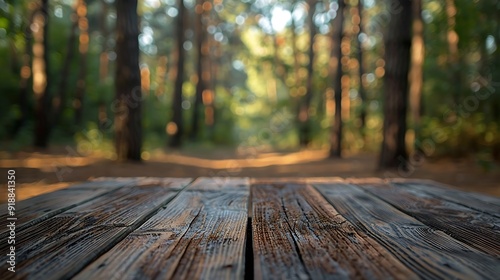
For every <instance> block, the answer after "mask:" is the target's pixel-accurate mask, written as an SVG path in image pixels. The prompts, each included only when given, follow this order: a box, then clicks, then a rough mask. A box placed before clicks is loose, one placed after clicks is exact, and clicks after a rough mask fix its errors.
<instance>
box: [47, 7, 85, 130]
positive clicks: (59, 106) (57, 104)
mask: <svg viewBox="0 0 500 280" xmlns="http://www.w3.org/2000/svg"><path fill="white" fill-rule="evenodd" d="M78 6H79V3H78V2H77V3H76V5H75V10H74V12H73V14H72V15H71V21H72V24H71V30H70V34H69V39H68V46H67V52H66V58H65V59H64V64H63V67H62V69H61V74H60V75H61V76H60V77H61V80H60V82H59V90H58V91H57V95H56V96H54V101H53V105H54V118H53V125H54V126H55V125H57V124H58V123H59V121H60V119H61V114H62V111H63V110H64V108H65V106H66V91H67V90H68V79H69V74H70V72H71V71H70V68H71V62H72V61H73V56H74V53H75V41H76V29H77V28H78V14H77V10H78Z"/></svg>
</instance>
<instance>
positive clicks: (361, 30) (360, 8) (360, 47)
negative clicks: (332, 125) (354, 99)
mask: <svg viewBox="0 0 500 280" xmlns="http://www.w3.org/2000/svg"><path fill="white" fill-rule="evenodd" d="M358 15H359V32H358V36H357V37H358V63H359V98H360V99H361V110H360V112H359V120H360V121H361V134H362V136H363V139H364V138H365V128H366V107H367V103H368V100H366V91H365V87H364V85H363V74H364V72H365V70H364V67H363V42H361V39H360V36H359V35H361V34H363V33H364V32H365V31H364V26H363V1H362V0H358Z"/></svg>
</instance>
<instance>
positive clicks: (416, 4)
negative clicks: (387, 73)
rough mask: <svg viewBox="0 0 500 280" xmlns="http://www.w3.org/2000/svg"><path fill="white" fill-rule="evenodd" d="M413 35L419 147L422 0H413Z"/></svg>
mask: <svg viewBox="0 0 500 280" xmlns="http://www.w3.org/2000/svg"><path fill="white" fill-rule="evenodd" d="M412 9H413V26H412V31H413V37H412V45H411V69H410V96H409V97H410V111H411V116H412V122H413V131H414V133H415V141H414V147H415V149H416V150H417V149H418V146H419V144H418V139H419V135H420V116H421V110H420V104H421V100H422V86H423V67H424V55H425V45H424V23H423V21H422V0H413V7H412Z"/></svg>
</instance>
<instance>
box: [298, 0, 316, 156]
mask: <svg viewBox="0 0 500 280" xmlns="http://www.w3.org/2000/svg"><path fill="white" fill-rule="evenodd" d="M308 4H309V11H308V16H307V18H308V23H309V64H308V65H307V80H306V94H305V96H304V98H303V100H302V102H301V105H300V109H299V143H300V146H302V147H305V146H307V145H309V143H310V142H311V123H310V122H311V120H310V118H311V116H310V115H309V107H310V106H311V100H312V95H313V92H312V91H313V70H314V37H315V36H316V25H315V24H314V12H315V10H316V1H315V0H309V1H308Z"/></svg>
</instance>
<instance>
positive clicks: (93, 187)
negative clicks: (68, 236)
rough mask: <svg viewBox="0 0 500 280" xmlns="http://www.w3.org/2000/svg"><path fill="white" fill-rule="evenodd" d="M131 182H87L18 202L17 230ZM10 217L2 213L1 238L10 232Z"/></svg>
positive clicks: (16, 214)
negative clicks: (8, 225)
mask: <svg viewBox="0 0 500 280" xmlns="http://www.w3.org/2000/svg"><path fill="white" fill-rule="evenodd" d="M131 182H132V181H131V180H128V181H121V182H114V181H101V182H86V183H82V184H77V185H74V186H71V187H69V188H66V189H61V190H57V191H55V192H52V193H45V194H42V195H40V196H36V197H32V198H30V199H27V200H22V201H19V202H16V207H15V208H16V210H15V218H16V220H15V223H16V230H17V231H20V230H23V229H25V228H26V227H28V226H31V225H34V224H36V223H39V222H41V221H43V220H46V219H48V218H50V217H53V216H55V215H57V214H59V213H62V212H64V211H66V210H68V209H70V208H72V207H75V206H77V205H80V204H83V203H85V202H87V201H89V200H92V199H95V198H97V197H99V196H101V195H103V194H106V193H109V192H112V191H114V190H116V189H117V188H120V187H124V186H130V185H131ZM0 207H1V209H7V205H6V204H3V205H0ZM8 217H9V216H8V213H3V214H2V215H0V229H1V232H0V239H2V240H3V239H4V238H6V237H7V236H8V233H9V232H8V231H9V230H8V229H7V224H8V223H10V222H11V221H10V220H7V218H8Z"/></svg>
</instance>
